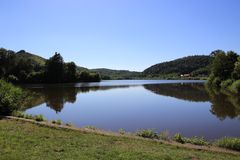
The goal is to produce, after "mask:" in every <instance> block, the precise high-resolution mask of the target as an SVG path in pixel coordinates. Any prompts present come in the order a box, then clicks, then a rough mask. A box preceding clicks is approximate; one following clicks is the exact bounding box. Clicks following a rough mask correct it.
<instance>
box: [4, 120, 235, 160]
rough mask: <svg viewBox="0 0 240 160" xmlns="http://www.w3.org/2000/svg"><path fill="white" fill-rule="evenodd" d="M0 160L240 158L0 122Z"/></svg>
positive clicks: (141, 140)
mask: <svg viewBox="0 0 240 160" xmlns="http://www.w3.org/2000/svg"><path fill="white" fill-rule="evenodd" d="M0 159H1V160H15V159H19V160H20V159H21V160H22V159H24V160H27V159H39V160H45V159H46V160H48V159H50V160H51V159H59V160H60V159H61V160H62V159H69V160H72V159H77V160H81V159H84V160H86V159H107V160H108V159H137V160H141V159H142V160H146V159H147V160H149V159H154V160H155V159H163V160H171V159H172V160H178V159H183V160H198V159H201V160H202V159H216V160H227V159H232V160H237V159H240V156H239V155H233V154H225V153H216V152H209V151H200V150H194V149H186V148H182V147H177V146H172V145H167V144H162V143H160V142H156V141H149V140H144V139H136V138H129V137H121V136H119V137H117V136H111V135H101V134H97V133H85V132H80V131H74V130H67V129H61V128H59V129H58V128H50V127H46V126H40V125H37V124H33V123H30V122H24V121H17V120H10V119H1V120H0Z"/></svg>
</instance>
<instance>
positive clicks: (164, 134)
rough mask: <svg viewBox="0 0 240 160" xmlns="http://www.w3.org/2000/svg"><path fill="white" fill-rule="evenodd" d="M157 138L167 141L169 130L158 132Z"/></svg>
mask: <svg viewBox="0 0 240 160" xmlns="http://www.w3.org/2000/svg"><path fill="white" fill-rule="evenodd" d="M158 138H159V139H161V140H165V141H168V140H169V139H170V138H169V132H168V131H167V130H166V131H162V132H160V133H159V135H158Z"/></svg>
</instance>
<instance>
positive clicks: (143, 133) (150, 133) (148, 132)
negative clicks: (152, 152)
mask: <svg viewBox="0 0 240 160" xmlns="http://www.w3.org/2000/svg"><path fill="white" fill-rule="evenodd" d="M136 135H137V136H139V137H144V138H151V139H154V138H158V136H157V133H156V132H154V130H152V129H141V130H139V131H137V134H136Z"/></svg>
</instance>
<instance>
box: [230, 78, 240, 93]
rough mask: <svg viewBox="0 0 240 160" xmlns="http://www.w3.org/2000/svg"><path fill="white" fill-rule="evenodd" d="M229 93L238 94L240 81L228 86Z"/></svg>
mask: <svg viewBox="0 0 240 160" xmlns="http://www.w3.org/2000/svg"><path fill="white" fill-rule="evenodd" d="M230 91H231V92H233V93H240V80H237V81H235V82H233V84H232V85H231V86H230Z"/></svg>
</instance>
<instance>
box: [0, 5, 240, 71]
mask: <svg viewBox="0 0 240 160" xmlns="http://www.w3.org/2000/svg"><path fill="white" fill-rule="evenodd" d="M0 19H1V21H0V47H4V48H7V49H11V50H14V51H18V50H21V49H24V50H26V51H29V52H32V53H34V54H38V55H40V56H42V57H45V58H49V57H50V56H52V55H53V54H54V52H55V51H57V52H60V53H61V55H62V56H63V57H64V59H65V61H74V62H75V63H76V64H77V65H80V66H84V67H88V68H100V67H101V68H112V69H128V70H137V71H142V70H144V69H145V68H147V67H149V66H151V65H153V64H155V63H159V62H163V61H168V60H173V59H176V58H179V57H183V56H187V55H193V54H209V53H210V52H211V51H213V50H215V49H223V50H225V51H226V50H234V51H236V52H238V53H239V52H240V48H239V47H240V0H1V1H0Z"/></svg>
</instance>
